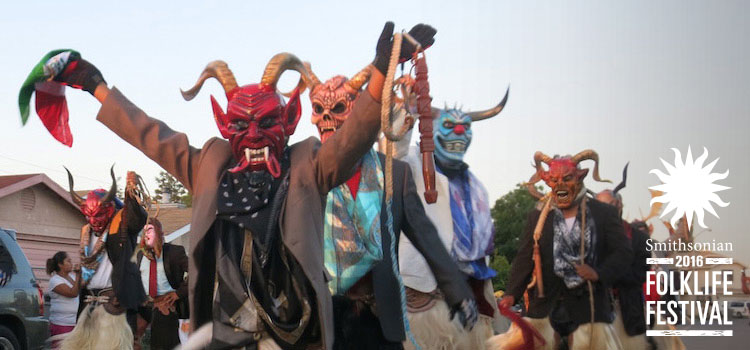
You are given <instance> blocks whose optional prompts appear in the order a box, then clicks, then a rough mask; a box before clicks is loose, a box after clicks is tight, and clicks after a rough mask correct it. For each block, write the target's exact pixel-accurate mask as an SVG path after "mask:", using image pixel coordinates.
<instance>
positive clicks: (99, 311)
mask: <svg viewBox="0 0 750 350" xmlns="http://www.w3.org/2000/svg"><path fill="white" fill-rule="evenodd" d="M61 335H62V336H64V339H63V341H62V344H61V345H60V349H62V350H121V349H125V350H132V349H133V331H132V330H131V329H130V326H129V325H128V321H127V319H126V318H125V314H124V313H123V314H120V315H116V316H115V315H112V314H110V313H108V312H107V311H106V310H104V306H101V305H89V306H86V308H85V309H84V310H83V311H82V312H81V315H80V316H79V317H78V322H77V323H76V326H75V328H73V331H72V332H70V333H68V334H61ZM53 338H56V337H53Z"/></svg>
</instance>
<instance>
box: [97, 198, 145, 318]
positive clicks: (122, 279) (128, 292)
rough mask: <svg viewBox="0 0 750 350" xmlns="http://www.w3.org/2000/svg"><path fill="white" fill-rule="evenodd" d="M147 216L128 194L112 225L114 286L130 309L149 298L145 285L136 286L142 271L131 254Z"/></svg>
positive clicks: (109, 240) (110, 253) (110, 254)
mask: <svg viewBox="0 0 750 350" xmlns="http://www.w3.org/2000/svg"><path fill="white" fill-rule="evenodd" d="M147 218H148V214H147V213H146V211H145V210H144V209H143V208H142V207H141V206H140V205H139V204H138V202H136V200H135V199H134V198H130V197H126V198H125V206H124V207H123V208H122V209H121V210H120V211H118V212H117V213H116V214H115V218H114V219H113V220H112V222H111V223H110V227H109V236H108V237H107V243H106V245H105V248H106V249H107V256H108V257H109V260H110V262H112V289H113V290H114V292H115V295H116V296H117V299H118V301H119V302H120V304H122V306H123V307H125V308H126V309H135V308H137V307H138V306H139V305H141V303H143V301H145V300H146V294H145V293H144V292H143V288H142V287H141V288H134V287H135V286H136V285H138V284H139V283H140V275H141V273H140V271H139V270H138V267H137V266H136V265H135V264H134V263H133V262H132V261H130V257H131V256H133V252H134V251H135V247H136V244H137V243H136V242H137V240H138V234H139V233H140V232H141V229H142V228H143V226H144V225H145V224H146V219H147Z"/></svg>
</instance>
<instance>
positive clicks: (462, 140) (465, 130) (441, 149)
mask: <svg viewBox="0 0 750 350" xmlns="http://www.w3.org/2000/svg"><path fill="white" fill-rule="evenodd" d="M433 123H434V124H433V138H434V141H435V153H434V154H435V158H436V159H437V160H438V161H439V162H440V164H442V165H444V166H447V167H458V166H460V165H461V164H462V163H463V161H464V154H466V150H467V149H468V148H469V144H471V116H470V115H469V114H467V113H464V112H461V111H460V110H458V109H441V110H440V114H439V115H438V117H437V118H435V119H434V121H433Z"/></svg>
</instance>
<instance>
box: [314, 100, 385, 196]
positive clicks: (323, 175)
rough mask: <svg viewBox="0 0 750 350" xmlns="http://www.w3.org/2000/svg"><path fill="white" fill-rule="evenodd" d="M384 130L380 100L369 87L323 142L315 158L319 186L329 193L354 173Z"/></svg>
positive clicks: (321, 190) (316, 178)
mask: <svg viewBox="0 0 750 350" xmlns="http://www.w3.org/2000/svg"><path fill="white" fill-rule="evenodd" d="M379 130H380V103H379V102H376V101H375V99H374V98H373V97H372V96H371V95H370V93H369V92H368V91H367V90H366V89H365V91H363V92H362V93H360V94H359V97H358V98H357V100H356V101H355V102H354V107H353V108H352V113H351V115H350V116H349V118H347V120H346V122H344V124H343V125H342V126H341V128H339V130H337V131H336V132H335V133H334V134H333V136H331V137H330V138H329V139H328V140H327V141H326V142H325V143H324V144H323V145H321V146H320V149H319V150H318V152H317V154H315V156H314V159H313V169H314V173H315V180H316V182H317V184H318V190H319V191H320V193H321V194H326V193H328V191H330V190H331V189H332V188H334V187H336V186H338V185H340V184H342V183H344V182H345V181H346V180H348V179H349V178H351V177H352V175H354V172H355V170H356V166H357V164H358V163H359V161H360V159H362V157H363V156H364V155H365V153H367V151H368V150H370V148H371V147H372V144H373V143H374V142H375V140H376V138H377V136H378V131H379Z"/></svg>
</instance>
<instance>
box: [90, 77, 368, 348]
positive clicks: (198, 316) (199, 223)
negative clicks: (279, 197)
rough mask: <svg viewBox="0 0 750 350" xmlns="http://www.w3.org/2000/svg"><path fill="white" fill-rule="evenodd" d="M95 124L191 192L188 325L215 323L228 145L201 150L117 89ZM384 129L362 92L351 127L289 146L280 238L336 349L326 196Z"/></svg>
mask: <svg viewBox="0 0 750 350" xmlns="http://www.w3.org/2000/svg"><path fill="white" fill-rule="evenodd" d="M97 120H99V121H100V122H102V123H103V124H104V125H106V126H107V127H108V128H109V129H110V130H112V131H114V132H115V133H116V134H117V135H118V136H120V137H121V138H122V139H123V140H125V141H127V142H128V143H130V144H131V145H133V146H134V147H136V148H138V149H139V150H141V152H143V153H144V154H145V155H146V156H148V157H149V158H151V159H152V160H153V161H155V162H156V163H158V164H159V165H160V166H161V167H162V168H164V170H166V171H167V172H169V173H170V174H172V175H173V176H174V177H175V178H177V180H179V181H180V182H182V184H183V185H185V187H186V188H187V189H188V190H189V191H190V192H192V193H193V217H192V220H191V229H190V231H191V235H192V236H191V239H190V256H191V259H190V268H189V273H188V276H189V277H188V287H189V294H190V311H191V315H190V320H191V324H193V326H194V327H195V328H197V327H199V326H200V325H202V324H203V323H206V322H208V321H210V320H211V300H212V295H213V285H214V272H215V271H214V262H215V260H214V259H213V255H214V252H213V251H212V249H213V246H214V245H213V242H214V237H207V236H206V232H207V231H208V229H209V228H210V227H211V225H212V224H213V222H214V220H215V219H216V208H217V207H216V191H217V188H218V186H219V181H220V177H221V175H222V173H223V172H224V170H226V169H227V168H228V167H229V166H230V164H231V163H232V162H233V160H232V152H231V148H230V146H229V142H227V141H226V140H224V139H220V138H216V137H214V138H211V139H210V140H208V141H207V142H206V143H205V144H204V145H203V148H201V149H198V148H195V147H193V146H191V145H190V144H189V142H188V137H187V135H185V134H183V133H179V132H175V131H174V130H172V129H170V128H169V127H168V126H167V125H166V124H165V123H164V122H162V121H160V120H157V119H154V118H151V117H149V116H147V115H146V114H145V113H144V112H143V111H141V110H140V109H139V108H138V107H136V106H135V105H134V104H133V103H132V102H130V101H129V100H128V99H127V98H125V96H123V95H122V93H120V91H119V90H117V89H116V88H113V89H112V90H111V92H110V93H109V96H107V98H106V100H105V101H104V102H103V103H102V107H101V109H100V110H99V114H98V116H97ZM379 129H380V103H379V102H376V101H375V100H374V99H373V98H372V96H371V95H370V94H369V92H366V91H365V92H363V93H361V94H360V96H359V98H358V99H357V101H356V102H355V104H354V108H353V110H352V114H351V116H350V117H349V119H348V120H347V122H346V123H344V125H343V126H342V127H341V129H340V130H339V132H336V134H334V135H333V136H331V138H330V139H329V140H328V141H327V142H326V143H325V145H322V146H321V144H320V141H318V140H317V139H315V138H312V137H311V138H308V139H306V140H304V141H302V142H299V143H296V144H294V145H291V146H289V147H290V155H291V156H290V157H291V168H290V177H289V193H288V195H287V198H286V200H285V202H284V204H283V207H282V211H281V216H280V219H279V220H280V231H281V237H282V240H283V242H284V244H285V245H286V247H287V248H288V249H289V251H290V252H291V253H292V254H293V255H294V257H295V258H296V259H297V260H298V261H299V263H300V266H302V269H303V270H304V272H305V275H306V276H307V278H308V279H309V280H310V283H311V284H312V286H313V288H314V290H315V294H316V296H317V304H318V314H319V318H320V323H321V328H322V329H321V333H322V337H323V339H322V342H323V344H325V345H326V348H329V349H330V348H331V347H332V346H333V316H332V315H333V308H332V305H331V295H330V292H329V291H328V287H327V281H328V276H327V274H326V272H325V267H324V265H323V213H324V209H325V203H324V200H325V194H327V193H328V191H329V190H330V189H331V188H333V187H336V186H338V185H340V184H342V183H344V182H345V181H346V180H347V179H349V178H350V177H351V176H352V175H353V174H354V171H355V169H356V168H355V167H356V165H357V162H358V161H359V159H361V158H362V157H363V156H364V154H365V152H367V150H369V149H370V147H372V144H373V143H374V142H375V140H376V137H377V133H378V131H379Z"/></svg>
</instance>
